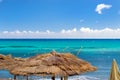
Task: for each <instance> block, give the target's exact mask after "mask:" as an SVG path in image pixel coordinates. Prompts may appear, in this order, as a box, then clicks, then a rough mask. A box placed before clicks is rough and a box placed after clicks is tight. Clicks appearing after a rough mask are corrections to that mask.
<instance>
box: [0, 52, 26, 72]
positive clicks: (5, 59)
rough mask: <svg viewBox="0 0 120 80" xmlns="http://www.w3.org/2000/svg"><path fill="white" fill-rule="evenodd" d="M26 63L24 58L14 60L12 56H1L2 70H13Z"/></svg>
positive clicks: (0, 65)
mask: <svg viewBox="0 0 120 80" xmlns="http://www.w3.org/2000/svg"><path fill="white" fill-rule="evenodd" d="M23 62H25V59H23V58H13V57H12V56H11V55H6V56H5V55H2V54H0V69H2V70H3V69H4V70H11V69H13V68H14V67H16V66H18V65H20V64H22V63H23Z"/></svg>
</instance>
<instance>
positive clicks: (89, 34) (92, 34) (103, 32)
mask: <svg viewBox="0 0 120 80" xmlns="http://www.w3.org/2000/svg"><path fill="white" fill-rule="evenodd" d="M118 34H120V28H117V29H111V28H104V29H100V30H98V29H91V28H88V27H81V28H80V29H77V28H73V29H68V30H65V29H62V30H61V31H59V32H54V31H50V30H46V31H38V30H37V31H31V30H29V31H26V30H23V31H19V30H16V31H3V32H0V38H120V35H118Z"/></svg>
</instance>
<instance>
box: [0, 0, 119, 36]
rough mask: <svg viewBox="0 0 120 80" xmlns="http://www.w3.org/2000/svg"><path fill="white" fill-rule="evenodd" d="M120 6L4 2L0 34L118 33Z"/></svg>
mask: <svg viewBox="0 0 120 80" xmlns="http://www.w3.org/2000/svg"><path fill="white" fill-rule="evenodd" d="M119 4H120V0H0V34H2V33H4V32H5V33H12V32H13V33H16V31H18V33H22V32H25V33H29V32H30V31H31V32H33V33H34V32H36V31H38V32H39V31H40V32H47V33H50V32H54V33H55V34H59V33H60V32H62V31H64V30H65V32H67V31H72V30H75V29H76V30H75V32H77V31H78V30H79V29H82V28H85V29H88V28H89V29H90V30H93V31H95V30H101V31H102V30H105V29H106V28H109V29H112V30H113V31H116V30H118V29H119V28H120V23H119V21H120V5H119ZM97 7H98V11H96V9H97ZM56 32H58V33H56ZM79 34H80V33H79ZM111 34H112V33H111ZM6 35H7V34H6ZM22 35H23V34H22ZM39 35H41V34H39ZM47 35H48V34H47ZM47 35H45V36H47ZM9 36H10V35H9ZM16 36H17V37H20V36H19V35H15V37H16ZM0 37H3V36H0ZM11 37H13V36H11ZM37 37H38V38H39V37H41V36H37ZM43 37H44V36H43ZM64 37H65V36H64ZM79 37H81V36H78V38H79ZM91 37H92V36H91ZM93 37H94V36H93ZM104 37H107V36H104ZM118 37H119V36H118Z"/></svg>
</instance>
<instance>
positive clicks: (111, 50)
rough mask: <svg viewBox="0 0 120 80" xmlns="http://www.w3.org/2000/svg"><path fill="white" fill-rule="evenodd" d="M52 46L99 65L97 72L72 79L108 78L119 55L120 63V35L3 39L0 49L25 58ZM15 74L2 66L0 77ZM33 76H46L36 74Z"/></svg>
mask: <svg viewBox="0 0 120 80" xmlns="http://www.w3.org/2000/svg"><path fill="white" fill-rule="evenodd" d="M52 50H56V51H57V52H64V53H65V52H70V53H72V54H74V55H76V56H77V57H78V58H81V59H84V60H86V61H88V62H90V63H91V64H92V65H94V66H96V67H97V68H98V70H97V71H95V72H89V73H84V74H82V75H77V76H72V77H69V80H79V79H80V80H109V74H110V69H111V64H112V60H113V59H116V61H117V63H118V65H119V66H120V39H0V53H1V54H4V55H7V54H11V55H12V56H14V57H23V58H26V57H31V56H34V55H36V54H43V53H44V54H45V53H47V52H50V51H52ZM12 77H13V75H11V74H10V73H9V72H8V71H6V70H0V78H12ZM20 78H21V77H19V79H20ZM30 78H31V79H32V80H33V79H35V80H37V79H38V80H43V79H42V78H41V77H36V76H30ZM45 80H50V78H49V77H48V78H46V79H45ZM57 80H59V79H58V78H57Z"/></svg>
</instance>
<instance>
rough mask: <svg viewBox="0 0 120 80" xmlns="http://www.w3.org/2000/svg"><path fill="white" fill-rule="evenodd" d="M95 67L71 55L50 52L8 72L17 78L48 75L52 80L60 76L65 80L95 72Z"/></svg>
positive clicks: (30, 59)
mask: <svg viewBox="0 0 120 80" xmlns="http://www.w3.org/2000/svg"><path fill="white" fill-rule="evenodd" d="M95 70H96V67H93V66H91V64H90V63H88V62H86V61H83V60H81V59H78V58H77V57H75V56H74V55H72V54H69V53H67V54H57V53H56V52H51V53H48V54H40V55H37V56H34V57H31V58H29V59H28V60H26V61H25V62H24V63H23V65H22V66H17V67H16V68H14V69H13V70H11V71H10V73H11V74H13V75H15V76H17V75H22V76H29V75H44V76H46V75H50V76H52V80H55V76H60V77H61V80H63V78H62V77H64V80H67V76H72V75H78V74H82V73H84V72H90V71H95Z"/></svg>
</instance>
